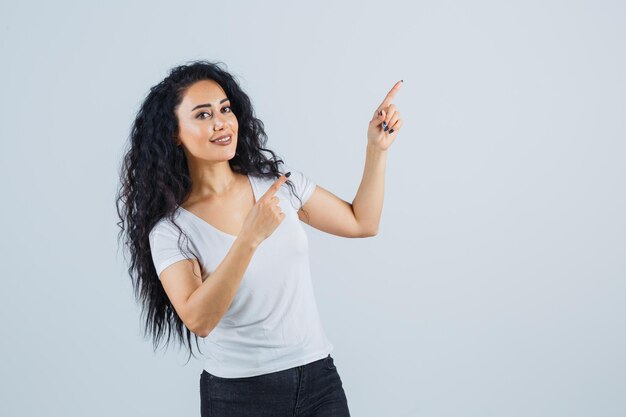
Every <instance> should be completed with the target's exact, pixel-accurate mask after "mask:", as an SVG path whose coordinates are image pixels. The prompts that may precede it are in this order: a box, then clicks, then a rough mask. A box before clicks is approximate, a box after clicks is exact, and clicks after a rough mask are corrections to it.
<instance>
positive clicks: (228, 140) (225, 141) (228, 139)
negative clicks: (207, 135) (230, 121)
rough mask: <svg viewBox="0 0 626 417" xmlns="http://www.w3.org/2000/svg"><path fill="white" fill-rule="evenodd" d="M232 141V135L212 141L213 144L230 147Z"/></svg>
mask: <svg viewBox="0 0 626 417" xmlns="http://www.w3.org/2000/svg"><path fill="white" fill-rule="evenodd" d="M231 141H232V139H231V137H230V135H228V136H223V137H221V138H217V139H214V140H212V141H211V143H214V144H216V145H229V144H230V143H231Z"/></svg>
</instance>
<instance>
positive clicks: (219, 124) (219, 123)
mask: <svg viewBox="0 0 626 417" xmlns="http://www.w3.org/2000/svg"><path fill="white" fill-rule="evenodd" d="M223 117H224V116H222V115H221V114H220V115H219V116H216V117H215V122H214V127H215V130H218V128H219V129H221V128H222V127H223V126H224V124H226V122H225V121H224V119H223Z"/></svg>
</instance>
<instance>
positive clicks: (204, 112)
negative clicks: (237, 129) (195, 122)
mask: <svg viewBox="0 0 626 417" xmlns="http://www.w3.org/2000/svg"><path fill="white" fill-rule="evenodd" d="M224 109H228V113H232V111H233V109H231V108H230V106H224V107H222V110H224ZM203 114H207V115H209V116H210V113H209V112H206V111H202V112H200V113H198V114H197V115H196V119H206V118H207V117H209V116H202V115H203Z"/></svg>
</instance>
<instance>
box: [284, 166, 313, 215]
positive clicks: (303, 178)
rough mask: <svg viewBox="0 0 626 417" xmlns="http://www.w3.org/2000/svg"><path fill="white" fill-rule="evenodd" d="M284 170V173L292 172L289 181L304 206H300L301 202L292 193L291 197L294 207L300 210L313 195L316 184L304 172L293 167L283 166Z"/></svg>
mask: <svg viewBox="0 0 626 417" xmlns="http://www.w3.org/2000/svg"><path fill="white" fill-rule="evenodd" d="M282 170H283V172H284V173H287V172H289V171H291V175H289V180H290V181H291V182H292V183H293V186H294V189H295V192H296V194H297V195H298V197H300V199H301V200H302V204H300V201H299V200H298V199H297V198H296V197H295V196H292V195H291V193H290V197H291V201H292V205H293V207H294V208H296V209H297V210H300V209H301V208H302V206H303V205H304V204H305V203H306V202H307V201H308V200H309V198H311V196H312V195H313V191H315V186H316V183H315V182H314V181H313V180H311V179H310V178H309V177H308V176H307V175H305V174H304V173H303V172H302V171H299V170H297V169H295V168H293V167H292V166H291V165H287V164H283V167H282Z"/></svg>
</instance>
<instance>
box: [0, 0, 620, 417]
mask: <svg viewBox="0 0 626 417" xmlns="http://www.w3.org/2000/svg"><path fill="white" fill-rule="evenodd" d="M624 21H626V7H625V5H624V3H623V2H619V1H590V0H589V1H574V2H572V1H545V0H542V1H517V2H502V1H495V0H494V1H475V2H465V1H418V2H409V1H405V2H393V1H392V2H363V1H358V2H356V1H355V2H328V1H326V2H306V3H305V2H297V3H296V2H287V1H285V2H236V3H235V2H232V1H224V2H215V1H198V2H177V3H174V2H160V1H156V2H155V1H147V0H145V1H135V2H119V4H113V3H111V2H107V3H102V2H98V3H96V2H93V3H92V4H88V3H86V2H78V1H75V2H39V4H35V3H33V2H4V1H3V2H2V5H1V6H0V56H1V57H2V65H1V66H0V75H1V77H2V93H1V94H0V107H1V108H0V110H1V113H0V114H1V118H2V120H1V123H0V135H1V138H2V151H1V152H0V170H1V171H0V174H1V176H2V178H3V180H2V182H1V184H2V190H1V191H2V201H3V204H2V207H3V208H2V216H1V217H0V222H1V224H0V228H1V230H2V236H3V238H2V240H1V242H2V247H1V248H0V253H1V254H2V268H3V273H2V291H0V313H1V328H0V332H1V333H0V334H1V339H0V356H1V357H2V361H0V375H2V377H1V380H0V415H2V416H40V415H45V416H60V417H61V416H62V417H69V416H81V417H82V416H93V417H95V416H177V417H178V416H195V415H199V413H200V408H199V407H200V405H199V404H200V397H199V377H200V372H201V370H202V361H201V357H198V359H194V358H192V359H191V360H190V361H189V363H186V359H187V355H186V352H185V351H184V349H181V348H180V347H176V346H174V345H170V347H169V348H168V349H167V350H163V349H161V350H159V351H157V352H156V353H155V352H153V349H152V342H151V341H150V340H149V339H144V338H143V337H142V331H141V329H142V326H143V324H142V322H141V321H140V316H139V307H138V305H137V304H136V303H135V300H134V296H133V293H132V287H131V283H130V279H129V277H128V274H127V267H128V264H127V261H126V259H125V255H124V251H123V250H122V249H121V248H118V241H117V233H118V230H119V229H118V226H117V224H116V223H117V221H118V220H119V219H118V218H117V213H116V210H115V201H114V197H115V193H116V191H117V189H118V187H119V168H120V164H121V158H122V155H123V154H124V152H125V150H126V149H127V144H128V135H129V131H130V125H131V123H132V121H133V119H134V117H135V114H136V112H137V110H138V108H139V105H140V103H141V102H142V100H143V99H144V97H145V96H146V94H147V92H148V90H149V88H150V87H151V86H152V85H154V84H156V83H158V82H159V81H160V80H161V79H163V78H164V77H165V76H166V75H167V71H168V70H169V69H170V68H171V67H173V66H175V65H180V64H183V63H186V62H188V61H190V60H196V59H207V60H210V61H221V62H223V63H225V64H226V69H227V70H229V71H231V72H232V73H233V74H234V75H235V76H236V77H237V78H238V80H239V81H240V82H241V85H242V87H243V88H244V90H245V91H246V92H247V93H248V94H249V96H250V97H251V99H252V102H253V106H254V108H255V111H256V115H257V117H259V118H260V119H261V120H263V122H264V123H265V126H266V131H267V134H268V137H269V141H268V146H269V147H270V148H271V149H273V150H274V151H276V152H277V153H278V155H279V156H280V157H282V158H283V159H284V160H285V162H288V163H290V164H292V165H293V166H294V167H297V168H298V169H300V170H301V171H302V172H304V173H305V174H306V175H308V176H309V177H310V178H311V179H312V180H313V181H314V182H316V183H317V184H318V185H320V186H322V187H324V188H326V189H328V190H330V191H331V192H333V193H335V194H336V195H338V196H339V197H341V198H343V199H344V200H346V201H348V202H352V199H353V198H354V196H355V194H356V191H357V188H358V186H359V183H360V180H361V176H362V173H363V164H364V161H365V145H366V141H367V136H366V132H367V125H368V122H369V120H370V118H371V117H372V114H373V112H374V110H375V109H376V107H377V106H378V105H379V104H380V102H381V101H382V99H383V98H384V96H385V94H386V93H387V92H388V91H389V89H390V88H391V87H392V86H393V85H394V83H395V82H396V81H398V80H400V79H404V85H403V86H402V87H401V89H400V91H399V92H398V94H397V96H396V99H395V100H394V101H393V102H394V103H395V104H396V106H397V107H398V110H399V111H400V113H401V117H402V119H403V120H404V126H403V128H402V129H401V130H400V132H399V134H398V137H397V139H396V141H395V143H394V144H393V145H392V146H391V148H390V149H389V154H388V161H387V171H386V180H385V203H384V208H383V214H382V221H381V225H380V232H379V234H378V235H377V236H375V237H373V238H368V239H346V238H340V237H336V236H333V235H329V234H326V233H322V232H320V231H318V230H316V229H313V228H311V227H309V226H307V225H304V227H305V229H306V232H307V235H308V237H309V241H310V249H311V269H312V278H313V282H314V289H315V295H316V298H317V302H318V306H319V309H320V314H321V318H322V321H323V323H324V326H325V329H326V332H327V334H328V337H329V339H330V340H331V342H332V343H333V344H334V346H335V350H334V352H333V353H332V355H333V356H334V357H335V360H336V364H337V367H338V370H339V373H340V375H341V377H342V380H343V384H344V389H345V391H346V395H347V397H348V403H349V405H350V409H351V412H352V415H354V416H356V417H368V416H394V417H404V416H407V417H408V416H424V417H447V416H454V417H474V416H476V417H488V416H493V417H500V416H506V417H516V416H520V417H522V416H523V417H535V416H537V417H539V416H543V417H557V416H567V417H577V416H580V417H588V416H602V417H612V416H623V415H626V397H625V396H624V392H625V387H626V354H625V353H626V332H625V331H624V329H625V327H626V318H625V317H626V314H625V313H626V219H625V216H626V144H625V139H626V124H625V120H626V117H625V116H626V100H625V97H626V76H625V74H626V49H625V48H624V41H625V40H626V25H624ZM200 340H202V339H200Z"/></svg>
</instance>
